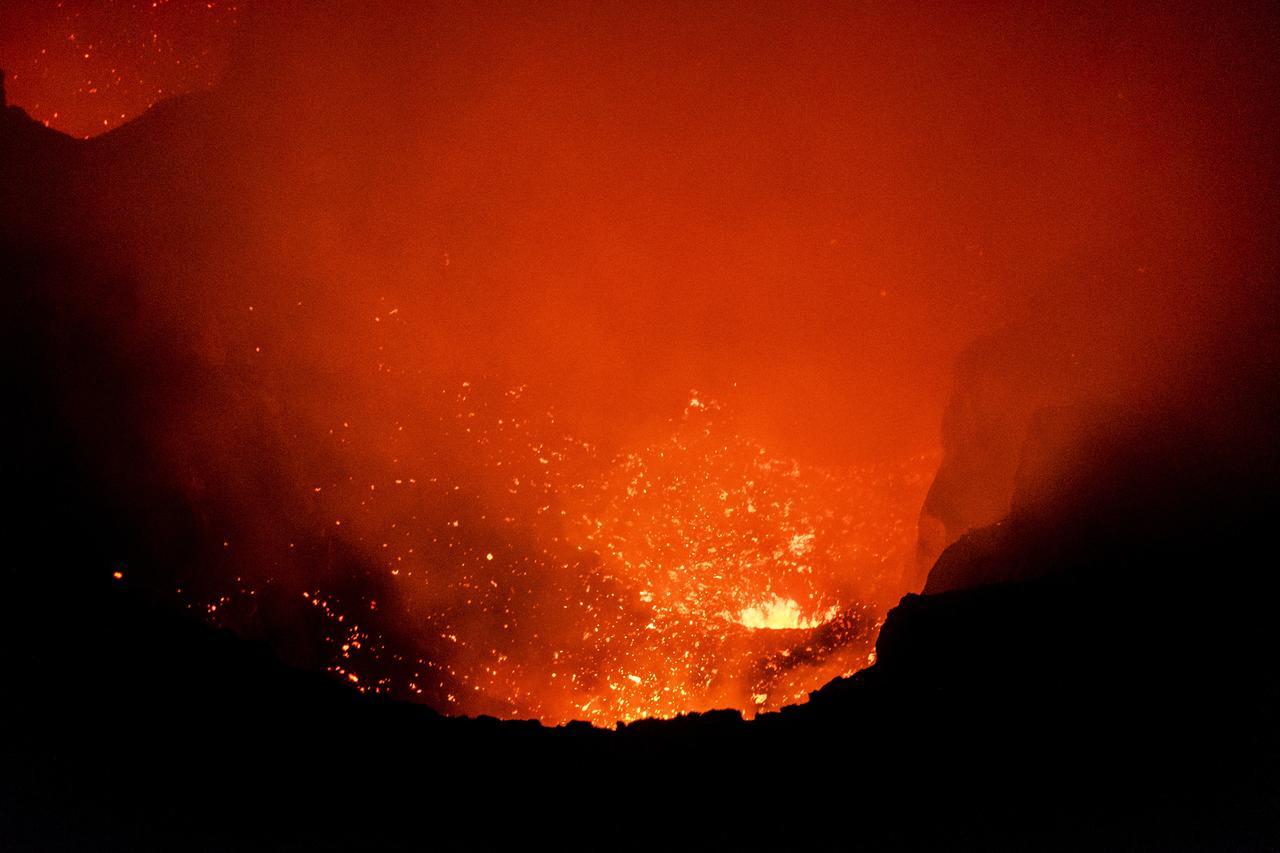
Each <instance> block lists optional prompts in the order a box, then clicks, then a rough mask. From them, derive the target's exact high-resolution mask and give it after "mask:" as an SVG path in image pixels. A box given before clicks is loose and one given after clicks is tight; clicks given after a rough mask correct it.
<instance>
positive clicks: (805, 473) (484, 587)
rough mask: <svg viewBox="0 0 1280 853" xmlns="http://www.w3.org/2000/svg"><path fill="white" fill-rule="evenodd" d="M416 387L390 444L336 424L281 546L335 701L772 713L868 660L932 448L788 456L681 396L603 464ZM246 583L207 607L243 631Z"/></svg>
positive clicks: (565, 713) (495, 398)
mask: <svg viewBox="0 0 1280 853" xmlns="http://www.w3.org/2000/svg"><path fill="white" fill-rule="evenodd" d="M431 396H432V399H434V400H436V401H437V404H436V405H431V406H424V407H422V408H421V409H419V410H417V411H415V412H414V413H413V414H409V413H408V412H406V417H405V419H404V420H401V421H398V422H396V423H395V424H394V425H393V427H392V429H391V431H390V434H389V435H388V434H385V431H381V432H382V433H383V434H379V432H380V431H379V430H378V429H371V430H369V431H366V430H362V429H360V428H358V427H357V426H356V425H354V424H352V423H351V422H344V423H343V424H341V425H340V426H337V425H335V427H334V428H332V437H331V438H332V442H333V445H332V446H333V450H334V451H335V453H336V454H338V456H339V458H341V459H342V465H341V466H340V468H341V469H342V470H346V471H347V472H348V473H347V474H346V476H345V477H332V476H331V477H330V478H329V480H328V481H327V482H316V483H315V485H313V486H312V487H311V490H310V494H309V495H308V496H307V497H308V498H309V499H310V500H311V502H312V505H313V507H314V508H315V510H316V511H317V513H318V514H319V515H321V516H323V517H327V518H330V521H329V522H328V525H329V527H328V529H327V531H326V532H325V535H324V537H323V539H324V544H323V546H321V547H317V546H315V545H312V546H309V547H308V546H302V547H301V550H302V551H305V552H306V554H307V556H304V557H301V558H300V559H301V560H302V561H303V562H304V564H305V562H306V561H308V560H314V559H315V558H316V556H317V555H318V554H322V555H323V557H322V559H323V560H324V561H325V562H326V571H325V572H321V573H320V574H321V575H323V577H324V579H323V580H320V581H318V582H317V583H315V584H314V585H312V586H311V587H310V588H308V589H305V590H303V591H302V592H301V593H300V595H301V597H302V599H303V600H304V601H305V602H307V603H309V605H310V608H311V609H313V611H314V613H315V614H317V615H318V617H319V618H318V620H316V621H315V622H314V623H313V630H314V632H315V634H317V635H318V636H319V637H320V638H322V643H323V647H324V648H325V649H326V651H325V652H324V654H325V655H326V656H327V657H328V662H327V668H328V669H329V670H330V671H332V672H333V673H335V674H336V675H337V676H338V677H340V678H343V679H345V680H346V681H348V682H349V683H350V684H351V685H352V686H353V687H354V688H355V689H357V690H360V691H362V692H363V691H368V692H375V693H381V694H389V695H392V696H398V697H404V698H412V699H415V700H418V701H423V702H426V703H428V704H430V705H432V706H433V707H436V708H438V709H440V710H442V711H447V712H452V713H462V714H479V713H489V714H494V715H499V716H503V717H515V718H530V717H532V718H537V719H539V720H542V721H544V722H549V723H560V722H565V721H568V720H571V719H585V720H588V721H591V722H593V723H595V724H598V725H612V724H613V723H614V722H616V721H619V720H622V721H629V720H634V719H639V718H644V717H671V716H675V715H677V714H680V713H684V712H688V711H695V710H709V709H712V708H722V707H735V708H739V709H743V710H744V711H746V712H747V713H756V712H759V711H767V710H775V709H777V708H779V707H781V706H783V705H785V704H790V703H794V702H798V701H803V700H804V699H805V698H806V696H807V694H808V692H810V691H812V690H814V689H816V688H818V687H820V686H821V685H822V684H823V683H825V682H826V681H828V680H830V679H831V678H832V677H834V676H837V675H841V674H847V673H850V672H852V671H854V670H856V669H859V668H860V667H862V666H864V665H865V664H866V662H867V661H868V660H869V659H870V656H871V654H872V649H873V645H874V641H875V637H876V633H877V630H878V627H879V623H880V620H881V618H882V615H883V611H884V605H885V603H887V602H891V601H893V600H895V598H896V596H897V595H899V594H900V593H901V592H902V587H901V584H902V577H903V574H904V569H906V568H907V565H908V562H909V559H910V556H911V554H912V552H913V551H912V549H913V545H914V537H915V512H916V508H917V507H918V506H919V504H920V501H921V499H922V495H923V490H924V487H925V485H926V484H927V479H928V476H929V474H930V473H931V472H932V469H933V467H934V463H935V460H934V459H933V458H932V457H931V456H929V455H921V456H917V457H914V458H911V459H909V460H907V461H905V462H904V463H902V464H900V465H897V466H893V467H864V468H848V467H845V468H822V467H815V466H807V465H802V464H800V463H799V462H797V461H795V460H791V459H785V458H779V457H778V456H775V455H773V454H771V453H769V452H768V450H767V449H766V448H765V447H763V446H761V445H759V444H758V443H756V442H754V441H752V440H751V439H750V438H748V437H745V436H743V435H742V434H740V433H739V431H738V429H737V428H736V425H735V423H734V421H733V418H732V417H731V416H730V414H729V413H727V412H726V411H725V410H724V409H723V408H722V407H721V406H719V405H717V404H716V403H714V402H708V401H704V400H702V399H701V398H699V397H698V396H697V395H696V394H695V395H694V396H693V397H692V399H691V400H690V401H689V403H688V405H687V406H686V407H685V409H684V411H683V412H682V413H681V414H680V415H679V416H678V417H676V418H674V419H672V420H671V421H669V422H668V423H667V425H666V426H665V427H664V431H663V434H662V435H661V436H660V437H659V438H658V439H657V440H655V441H652V442H649V443H646V444H643V445H642V446H639V447H635V448H632V449H630V450H628V451H625V452H623V453H620V454H617V455H606V454H603V453H601V452H600V450H599V449H598V448H596V447H595V446H593V445H592V444H590V443H588V442H585V441H582V440H580V439H578V438H575V437H574V436H572V435H570V434H568V433H567V431H566V430H565V429H564V428H562V427H561V426H560V425H559V424H558V423H557V417H556V413H555V411H554V410H547V409H542V408H540V407H537V406H534V405H533V403H532V400H531V399H529V398H530V395H529V394H528V392H527V389H525V388H522V387H517V388H507V389H503V388H496V387H490V386H488V385H485V384H484V383H476V384H474V385H473V384H472V383H471V382H462V383H459V384H458V385H457V386H456V387H455V388H453V389H446V390H445V391H444V392H443V393H441V392H439V391H437V392H436V393H435V394H433V395H431ZM420 431H430V433H431V434H432V435H433V436H434V438H435V440H434V441H433V442H428V443H423V442H421V441H417V440H413V439H411V438H409V437H408V436H410V435H414V434H417V433H419V432H420ZM424 446H425V447H428V448H430V449H429V450H426V451H423V450H421V448H422V447H424ZM373 448H379V450H376V451H375V450H373ZM383 449H386V450H388V451H389V453H387V452H383ZM459 460H471V464H469V465H466V466H460V465H459ZM357 470H359V471H362V472H364V476H361V477H357V476H356V474H354V473H351V472H354V471H357ZM370 471H377V472H378V474H377V476H369V472H370ZM229 547H230V545H229V543H228V548H229ZM288 550H289V551H290V553H291V554H296V552H297V551H298V550H300V548H299V543H295V542H290V543H289V544H288ZM260 592H261V590H260V589H257V588H246V587H243V586H242V587H240V588H239V589H238V590H237V591H236V592H235V593H233V594H232V593H226V592H220V593H219V595H218V596H217V597H216V600H213V601H211V603H209V604H207V605H206V609H207V612H208V613H209V615H210V616H211V617H212V618H214V619H215V620H217V621H219V622H220V623H222V624H227V625H231V626H233V627H237V628H240V629H242V630H243V629H244V627H245V625H246V621H245V620H246V619H249V618H250V616H249V614H251V613H252V612H254V610H255V608H254V606H253V604H252V602H253V601H254V600H255V599H256V598H257V597H258V595H259V594H260Z"/></svg>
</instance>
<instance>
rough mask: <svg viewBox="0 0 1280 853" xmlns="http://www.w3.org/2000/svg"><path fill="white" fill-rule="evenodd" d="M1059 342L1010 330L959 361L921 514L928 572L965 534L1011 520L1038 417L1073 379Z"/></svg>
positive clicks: (1051, 334) (1043, 332)
mask: <svg viewBox="0 0 1280 853" xmlns="http://www.w3.org/2000/svg"><path fill="white" fill-rule="evenodd" d="M1058 335H1059V333H1057V332H1056V331H1055V330H1052V329H1049V328H1037V329H1025V328H1024V329H1007V330H1005V331H1003V332H998V333H995V334H993V335H990V336H988V337H986V338H983V339H981V340H979V341H976V342H975V343H973V344H972V345H971V346H970V347H969V348H968V349H967V350H966V351H965V352H964V353H963V354H962V355H961V356H960V359H959V361H958V362H957V364H956V368H955V379H954V389H953V391H952V396H951V401H950V403H949V404H948V405H947V409H946V413H945V414H944V416H943V421H942V450H943V457H942V463H941V465H940V466H939V468H938V472H937V474H936V476H935V477H934V481H933V485H932V486H931V487H930V489H929V494H928V495H927V496H926V498H925V503H924V507H923V509H922V510H921V513H920V545H919V554H918V560H917V562H918V564H919V566H920V568H921V571H922V572H927V571H928V569H929V567H930V566H932V565H933V562H934V560H936V559H937V558H938V556H939V554H941V553H942V551H943V549H944V548H946V547H947V546H948V545H950V544H951V543H952V542H955V541H956V540H957V539H959V538H960V537H961V536H963V535H964V534H965V533H967V532H969V531H970V530H973V529H975V528H979V527H985V526H987V525H989V524H993V523H995V522H996V521H999V520H1000V519H1002V518H1004V517H1005V516H1006V515H1008V514H1009V507H1010V497H1011V495H1012V494H1013V488H1014V480H1015V477H1016V474H1017V470H1018V460H1019V458H1020V456H1021V452H1022V448H1023V445H1024V443H1025V442H1026V439H1027V430H1028V428H1029V426H1030V424H1031V420H1032V416H1033V415H1034V413H1035V411H1036V410H1037V409H1039V408H1040V407H1042V406H1045V405H1048V404H1050V403H1051V402H1053V401H1054V400H1055V399H1057V398H1060V397H1062V396H1063V395H1065V394H1066V386H1067V385H1068V384H1069V382H1070V377H1071V375H1072V370H1071V368H1072V364H1071V360H1070V356H1069V353H1068V350H1067V348H1066V347H1065V345H1064V344H1062V343H1058V342H1057V338H1058Z"/></svg>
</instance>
